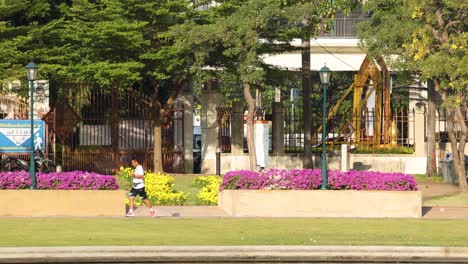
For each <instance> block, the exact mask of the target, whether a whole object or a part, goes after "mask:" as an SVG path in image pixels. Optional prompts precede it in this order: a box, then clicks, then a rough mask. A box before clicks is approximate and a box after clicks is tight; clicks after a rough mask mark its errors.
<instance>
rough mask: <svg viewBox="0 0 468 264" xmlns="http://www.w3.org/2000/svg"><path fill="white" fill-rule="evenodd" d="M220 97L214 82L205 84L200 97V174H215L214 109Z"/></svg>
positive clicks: (216, 141) (215, 126)
mask: <svg viewBox="0 0 468 264" xmlns="http://www.w3.org/2000/svg"><path fill="white" fill-rule="evenodd" d="M221 102H222V95H221V93H220V92H219V89H218V83H217V81H216V80H212V81H208V82H206V83H205V87H204V91H203V93H202V96H201V104H202V116H201V134H202V146H201V173H203V174H214V173H216V147H218V121H217V113H216V107H218V106H220V105H221Z"/></svg>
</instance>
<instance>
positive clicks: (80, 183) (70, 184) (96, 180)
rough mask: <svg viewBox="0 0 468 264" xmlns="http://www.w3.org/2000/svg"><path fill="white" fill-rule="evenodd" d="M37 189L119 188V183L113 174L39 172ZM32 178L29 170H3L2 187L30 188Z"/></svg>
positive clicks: (0, 176) (0, 186)
mask: <svg viewBox="0 0 468 264" xmlns="http://www.w3.org/2000/svg"><path fill="white" fill-rule="evenodd" d="M36 180H37V189H39V190H118V189H119V185H118V183H117V180H116V179H115V177H113V176H108V175H101V174H97V173H94V172H83V171H71V172H53V173H37V174H36ZM30 186H31V179H30V178H29V172H26V171H19V172H1V173H0V189H6V190H21V189H29V188H30Z"/></svg>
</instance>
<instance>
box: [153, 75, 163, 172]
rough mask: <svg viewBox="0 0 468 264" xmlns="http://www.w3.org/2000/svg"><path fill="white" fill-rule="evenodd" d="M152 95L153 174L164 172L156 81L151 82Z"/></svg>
mask: <svg viewBox="0 0 468 264" xmlns="http://www.w3.org/2000/svg"><path fill="white" fill-rule="evenodd" d="M152 85H153V89H154V94H153V96H152V97H151V100H152V102H151V108H152V116H153V172H155V173H156V172H164V169H163V160H162V126H161V123H162V122H161V112H160V108H161V107H160V105H159V101H158V99H159V86H158V84H157V82H156V81H153V82H152Z"/></svg>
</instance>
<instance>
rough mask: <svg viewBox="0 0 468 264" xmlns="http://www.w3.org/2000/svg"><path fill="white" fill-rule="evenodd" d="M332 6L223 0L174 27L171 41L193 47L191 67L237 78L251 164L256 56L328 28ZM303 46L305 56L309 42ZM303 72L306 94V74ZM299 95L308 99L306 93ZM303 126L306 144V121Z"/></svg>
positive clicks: (259, 76) (258, 81)
mask: <svg viewBox="0 0 468 264" xmlns="http://www.w3.org/2000/svg"><path fill="white" fill-rule="evenodd" d="M342 2H345V1H342ZM334 8H335V7H334V5H333V3H331V2H328V1H318V0H317V1H282V0H246V1H239V0H227V1H222V3H220V4H218V5H217V6H216V7H212V8H210V9H209V10H208V11H207V12H206V13H205V16H203V18H202V19H201V20H199V21H190V22H188V23H186V24H185V25H184V26H181V27H177V28H176V29H174V32H173V34H174V35H175V36H180V37H179V39H178V41H177V45H179V46H180V47H185V49H186V50H191V51H193V60H194V65H196V67H194V68H193V70H194V71H203V70H205V71H206V66H209V67H210V68H211V69H218V70H217V71H213V72H214V74H215V75H222V74H224V73H228V74H232V75H234V76H237V77H238V79H239V80H240V82H241V83H242V87H243V94H244V99H245V100H246V101H247V104H248V116H247V145H248V149H249V156H250V168H251V169H254V168H255V165H256V159H255V145H254V142H253V119H254V109H255V99H254V97H253V96H252V93H251V90H252V89H253V88H260V87H264V86H265V85H264V84H265V82H266V80H265V79H266V78H265V77H266V73H267V72H268V68H269V66H268V65H265V64H264V63H263V60H262V59H261V56H262V55H265V54H274V53H279V52H284V51H287V50H294V49H297V48H296V47H292V46H291V45H290V41H291V40H292V39H293V38H294V37H298V36H299V37H303V38H305V39H307V40H308V39H310V37H311V35H317V34H318V32H320V31H321V30H327V29H329V28H330V25H331V22H332V21H331V20H330V19H329V20H326V18H331V17H332V14H333V10H334ZM301 49H303V48H301ZM304 50H305V52H306V53H307V54H309V55H308V57H309V59H310V46H309V48H306V49H304ZM306 57H307V56H306ZM309 68H310V67H309ZM308 72H309V73H310V69H309V71H308ZM304 76H305V77H304V80H305V81H304V82H305V83H306V87H308V88H309V90H308V91H309V92H308V93H310V83H309V80H310V74H305V75H304ZM304 100H305V101H307V102H308V100H309V98H308V97H305V99H304ZM307 105H309V104H307ZM309 108H310V106H309ZM309 112H310V111H309ZM309 123H310V122H309ZM308 128H309V129H308V131H309V137H308V138H309V141H308V142H309V144H308V145H309V149H310V145H311V144H310V138H311V137H310V128H311V127H310V124H309V126H308ZM309 156H310V155H309Z"/></svg>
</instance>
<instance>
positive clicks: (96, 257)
mask: <svg viewBox="0 0 468 264" xmlns="http://www.w3.org/2000/svg"><path fill="white" fill-rule="evenodd" d="M45 262H47V263H78V262H87V263H96V262H102V263H105V262H106V263H112V262H115V263H138V262H144V263H164V262H165V263H189V262H190V263H208V262H209V263H231V262H243V263H245V262H263V263H265V262H268V263H272V262H273V263H274V262H277V263H279V262H281V263H285V262H301V263H311V262H320V263H326V262H333V263H346V262H353V263H467V262H468V248H467V247H401V246H142V247H132V246H122V247H21V248H0V263H45Z"/></svg>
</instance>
